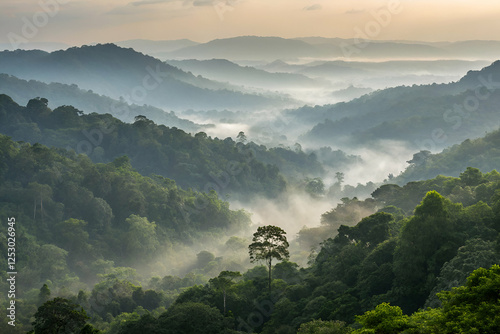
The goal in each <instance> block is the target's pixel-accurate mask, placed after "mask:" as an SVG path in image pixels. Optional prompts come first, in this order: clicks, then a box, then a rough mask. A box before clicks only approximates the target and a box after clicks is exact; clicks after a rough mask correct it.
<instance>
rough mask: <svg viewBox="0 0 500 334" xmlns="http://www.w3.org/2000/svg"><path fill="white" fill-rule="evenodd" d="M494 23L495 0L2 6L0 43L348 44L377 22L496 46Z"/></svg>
mask: <svg viewBox="0 0 500 334" xmlns="http://www.w3.org/2000/svg"><path fill="white" fill-rule="evenodd" d="M390 8H393V9H397V10H393V11H392V12H391V11H389V9H390ZM377 13H378V14H377ZM387 13H389V15H387ZM499 18H500V1H498V0H475V1H473V0H432V1H431V0H356V1H353V0H330V1H327V0H135V1H134V0H132V1H130V0H109V1H108V0H106V1H102V0H99V1H97V0H86V1H83V0H2V1H1V3H0V43H8V42H9V36H11V37H12V36H14V35H13V34H15V35H16V36H20V37H23V38H25V37H26V39H28V40H29V41H31V42H62V43H67V44H70V45H81V44H90V43H96V42H99V43H102V42H116V41H122V40H129V39H138V38H142V39H152V40H167V39H182V38H188V39H192V40H194V41H197V42H206V41H209V40H212V39H216V38H226V37H234V36H241V35H258V36H280V37H285V38H291V37H305V36H322V37H342V38H351V37H356V32H357V31H358V32H359V31H367V30H366V29H368V28H370V27H371V26H370V25H374V24H375V23H374V22H377V20H379V21H378V22H379V23H378V24H379V26H378V27H379V28H380V29H375V30H372V36H369V37H371V38H373V39H386V40H387V39H391V40H423V41H456V40H471V39H481V40H499V39H500V37H499V36H500V20H499ZM30 24H32V25H33V26H32V27H31V28H33V27H35V29H30V28H29V27H28V26H29V25H30ZM372 28H374V27H372ZM34 30H35V31H34ZM368 31H369V30H368Z"/></svg>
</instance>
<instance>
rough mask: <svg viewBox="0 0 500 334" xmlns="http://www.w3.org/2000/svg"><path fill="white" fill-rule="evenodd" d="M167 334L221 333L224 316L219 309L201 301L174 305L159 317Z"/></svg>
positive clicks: (160, 323) (159, 321)
mask: <svg viewBox="0 0 500 334" xmlns="http://www.w3.org/2000/svg"><path fill="white" fill-rule="evenodd" d="M158 323H159V325H160V326H161V327H162V328H164V329H165V330H166V331H165V333H166V334H170V333H171V334H177V333H186V334H198V333H206V334H219V333H221V332H222V330H223V328H224V318H223V316H222V314H221V313H220V312H219V310H218V309H216V308H214V307H210V306H207V305H205V304H201V303H183V304H178V305H174V306H172V307H171V308H170V309H169V310H168V311H167V312H166V313H164V314H162V315H161V316H160V317H159V319H158Z"/></svg>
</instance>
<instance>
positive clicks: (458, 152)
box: [394, 122, 500, 184]
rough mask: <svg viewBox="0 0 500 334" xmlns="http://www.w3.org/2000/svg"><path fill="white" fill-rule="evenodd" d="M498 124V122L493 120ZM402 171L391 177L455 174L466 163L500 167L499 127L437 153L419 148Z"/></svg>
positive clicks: (410, 178) (401, 180)
mask: <svg viewBox="0 0 500 334" xmlns="http://www.w3.org/2000/svg"><path fill="white" fill-rule="evenodd" d="M496 126H497V127H498V126H500V122H497V123H496ZM408 163H409V164H410V165H409V166H408V167H407V168H406V170H405V171H404V172H402V173H401V174H400V175H399V176H398V177H396V178H395V179H394V181H396V182H397V183H399V184H404V183H406V182H409V181H416V180H424V179H428V178H431V177H435V176H436V175H446V176H455V177H456V176H458V175H459V174H460V173H461V172H462V171H463V170H464V169H465V168H467V167H468V166H476V167H477V168H479V169H481V170H484V171H491V170H499V169H500V130H496V131H493V132H491V133H489V134H487V135H486V136H485V137H482V138H478V139H474V140H470V139H467V140H465V141H464V142H462V143H461V144H457V145H454V146H452V147H449V148H447V149H445V150H443V151H442V152H441V153H437V154H431V153H430V152H428V151H421V152H419V153H416V154H415V155H414V156H413V159H412V160H410V161H408Z"/></svg>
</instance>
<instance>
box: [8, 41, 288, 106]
mask: <svg viewBox="0 0 500 334" xmlns="http://www.w3.org/2000/svg"><path fill="white" fill-rule="evenodd" d="M0 72H1V73H5V74H10V75H14V76H16V77H18V78H21V79H28V80H29V79H33V80H39V81H43V82H46V83H51V82H59V83H63V84H68V85H72V84H76V85H78V86H79V87H80V88H82V89H91V90H93V91H94V92H96V93H98V94H104V95H106V96H109V97H111V98H114V99H119V98H120V97H123V98H124V99H125V100H126V101H127V102H129V101H131V103H136V104H143V103H147V104H149V105H152V106H155V107H158V108H164V109H167V110H182V109H189V108H193V109H206V108H210V109H211V108H219V109H225V108H232V109H245V110H248V109H251V108H262V107H270V106H279V105H283V104H284V103H287V101H286V100H283V98H282V97H280V96H269V95H271V94H268V96H263V95H257V94H250V93H241V92H239V91H236V89H235V88H234V87H233V86H231V85H229V84H222V83H219V82H215V81H211V80H208V79H205V78H202V77H201V76H194V75H193V74H191V73H187V72H184V71H181V70H180V69H178V68H176V67H174V66H171V65H168V64H166V63H163V62H162V61H160V60H158V59H156V58H153V57H151V56H148V55H144V54H142V53H139V52H137V51H134V50H133V49H125V48H120V47H118V46H116V45H114V44H98V45H93V46H82V47H74V48H70V49H67V50H61V51H55V52H52V53H47V52H43V51H39V50H16V51H2V52H0ZM194 96H196V98H193V97H194Z"/></svg>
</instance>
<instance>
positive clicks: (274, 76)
mask: <svg viewBox="0 0 500 334" xmlns="http://www.w3.org/2000/svg"><path fill="white" fill-rule="evenodd" d="M167 63H168V64H170V65H172V66H176V67H178V68H180V69H182V70H184V71H188V72H192V73H193V74H195V75H201V76H203V77H205V78H209V79H212V80H217V81H222V82H228V83H232V84H235V85H242V86H248V87H259V88H266V89H270V90H283V89H287V88H305V89H307V88H319V87H322V86H323V85H325V83H324V82H319V81H317V80H313V79H311V78H309V77H307V76H304V75H301V74H294V73H269V72H266V71H264V70H259V69H256V68H254V67H250V66H240V65H238V64H235V63H233V62H230V61H228V60H225V59H211V60H194V59H193V60H167Z"/></svg>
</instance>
